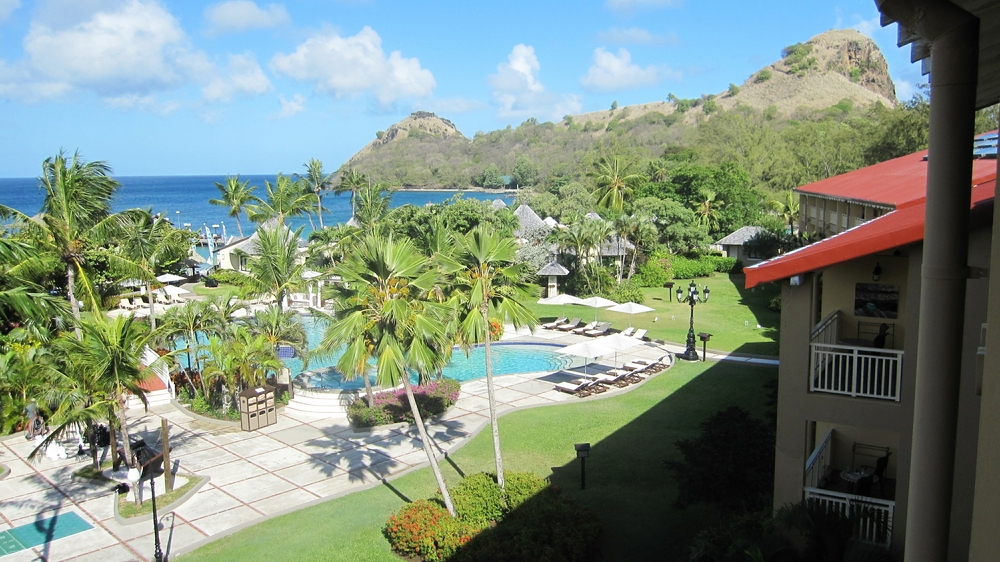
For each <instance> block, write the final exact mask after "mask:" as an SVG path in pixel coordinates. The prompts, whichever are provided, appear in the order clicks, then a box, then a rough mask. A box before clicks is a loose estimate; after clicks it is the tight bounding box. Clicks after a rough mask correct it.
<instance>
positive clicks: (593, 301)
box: [576, 297, 618, 322]
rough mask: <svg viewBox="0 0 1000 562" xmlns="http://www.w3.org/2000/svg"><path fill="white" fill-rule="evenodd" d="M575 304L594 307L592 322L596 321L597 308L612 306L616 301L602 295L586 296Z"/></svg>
mask: <svg viewBox="0 0 1000 562" xmlns="http://www.w3.org/2000/svg"><path fill="white" fill-rule="evenodd" d="M576 304H582V305H584V306H589V307H592V308H593V309H594V322H597V312H598V311H599V309H601V308H604V307H606V306H614V305H616V304H618V303H616V302H615V301H613V300H608V299H606V298H604V297H588V298H585V299H580V302H578V303H576Z"/></svg>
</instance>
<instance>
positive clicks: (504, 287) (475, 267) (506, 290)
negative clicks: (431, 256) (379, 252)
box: [454, 225, 538, 490]
mask: <svg viewBox="0 0 1000 562" xmlns="http://www.w3.org/2000/svg"><path fill="white" fill-rule="evenodd" d="M455 242H456V243H457V246H458V248H459V251H458V253H457V254H456V256H455V262H456V263H455V264H456V265H457V266H458V269H457V270H456V271H455V276H454V281H455V284H454V289H455V290H456V294H455V304H456V305H457V306H458V308H459V310H460V311H461V312H460V317H459V324H458V328H459V341H460V342H462V344H463V345H464V346H465V347H466V349H468V347H469V346H470V345H471V344H478V343H481V344H483V349H484V351H485V352H486V390H487V395H488V397H489V409H490V426H491V427H492V430H493V456H494V460H495V461H496V468H497V484H499V485H500V488H501V489H504V490H505V487H504V473H503V457H502V455H501V451H500V427H499V425H498V424H497V407H496V395H495V391H494V385H493V363H492V358H491V354H490V341H491V339H492V335H491V333H490V313H491V312H492V313H493V316H494V318H496V319H498V320H497V321H499V322H504V321H510V322H512V323H513V324H514V327H515V328H521V327H529V328H534V327H535V326H537V325H538V318H536V317H535V315H534V314H532V312H531V311H530V310H528V308H527V307H525V306H524V302H526V301H527V300H528V299H529V298H531V296H532V292H533V291H532V289H533V285H531V284H530V283H528V282H526V281H525V280H526V278H527V275H528V274H529V273H530V271H529V269H528V268H527V264H524V263H518V264H515V263H514V259H515V258H516V256H517V248H518V246H517V241H516V240H515V239H514V238H512V237H500V236H497V235H496V233H495V232H494V231H493V230H492V228H490V227H488V226H485V225H480V226H478V227H476V228H475V229H474V230H472V231H471V232H469V233H468V234H466V235H464V236H462V235H458V236H456V237H455Z"/></svg>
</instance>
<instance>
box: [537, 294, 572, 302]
mask: <svg viewBox="0 0 1000 562" xmlns="http://www.w3.org/2000/svg"><path fill="white" fill-rule="evenodd" d="M582 302H583V299H581V298H579V297H574V296H573V295H570V294H567V293H559V294H558V295H556V296H554V297H551V298H547V299H538V304H580V303H582Z"/></svg>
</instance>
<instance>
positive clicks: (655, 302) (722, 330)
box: [529, 274, 781, 355]
mask: <svg viewBox="0 0 1000 562" xmlns="http://www.w3.org/2000/svg"><path fill="white" fill-rule="evenodd" d="M695 282H696V283H698V289H699V291H700V290H701V288H702V287H704V286H705V285H708V288H709V290H710V291H711V293H710V295H711V296H710V298H709V300H708V302H707V303H698V304H697V305H695V310H694V331H695V333H698V332H708V333H710V334H712V340H711V341H710V342H709V343H708V348H709V349H714V350H719V351H740V352H742V353H752V354H758V355H778V326H779V321H780V318H781V314H780V313H778V312H774V311H772V310H769V309H768V308H767V305H768V303H769V302H770V301H771V299H772V298H774V297H775V296H777V295H778V294H780V289H779V287H778V286H777V285H776V284H767V285H763V286H761V287H756V288H754V289H749V290H748V289H744V288H743V287H744V277H743V275H742V274H741V275H723V274H716V275H714V276H713V277H707V278H700V279H696V280H695ZM676 283H677V285H675V286H674V290H673V291H672V293H674V294H670V293H671V292H670V291H667V289H662V288H660V289H643V293H644V294H645V295H646V300H645V302H643V304H645V305H646V306H650V307H653V308H654V309H656V311H655V312H646V313H643V314H634V315H632V317H631V318H629V315H628V314H622V313H615V312H608V311H606V310H601V311H599V312H598V318H599V319H600V320H601V321H609V322H611V323H612V324H611V327H612V328H613V329H616V330H621V329H625V328H627V327H628V325H629V321H631V322H632V325H633V326H635V327H636V328H646V329H647V330H649V331H648V333H647V334H646V337H648V338H650V339H654V340H664V341H668V342H673V343H679V344H683V343H684V342H685V341H686V340H687V332H688V321H689V319H690V316H691V307H690V306H689V305H687V304H683V303H678V302H677V295H676V291H677V286H681V287H683V288H684V291H685V293H686V292H687V286H688V284H689V283H690V280H678V281H677V282H676ZM529 308H531V310H532V311H533V312H534V313H535V314H536V315H537V316H538V317H539V318H542V319H544V320H543V321H547V320H552V319H555V317H557V316H568V317H570V318H573V317H576V316H579V317H581V318H583V320H584V321H585V322H589V321H592V320H593V319H594V309H593V308H588V307H585V306H581V305H573V304H571V305H565V306H551V305H540V304H537V303H532V304H530V305H529ZM758 324H760V326H761V328H760V329H758V328H757V325H758ZM698 348H699V350H700V349H701V342H700V341H699V342H698Z"/></svg>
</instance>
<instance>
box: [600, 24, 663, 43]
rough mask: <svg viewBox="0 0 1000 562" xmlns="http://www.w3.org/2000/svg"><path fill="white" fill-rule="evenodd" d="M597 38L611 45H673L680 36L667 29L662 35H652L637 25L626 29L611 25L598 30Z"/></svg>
mask: <svg viewBox="0 0 1000 562" xmlns="http://www.w3.org/2000/svg"><path fill="white" fill-rule="evenodd" d="M597 39H598V40H599V41H601V42H602V43H610V44H613V45H669V46H671V47H674V46H677V45H680V43H681V40H680V37H678V36H677V33H675V32H673V31H668V32H667V33H665V34H663V35H654V34H652V33H650V32H648V31H646V30H645V29H642V28H639V27H629V28H626V29H621V28H618V27H612V28H611V29H608V30H606V31H601V32H599V33H598V34H597Z"/></svg>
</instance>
